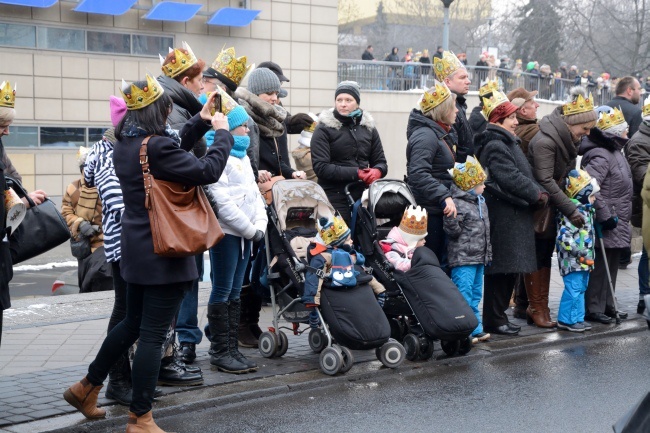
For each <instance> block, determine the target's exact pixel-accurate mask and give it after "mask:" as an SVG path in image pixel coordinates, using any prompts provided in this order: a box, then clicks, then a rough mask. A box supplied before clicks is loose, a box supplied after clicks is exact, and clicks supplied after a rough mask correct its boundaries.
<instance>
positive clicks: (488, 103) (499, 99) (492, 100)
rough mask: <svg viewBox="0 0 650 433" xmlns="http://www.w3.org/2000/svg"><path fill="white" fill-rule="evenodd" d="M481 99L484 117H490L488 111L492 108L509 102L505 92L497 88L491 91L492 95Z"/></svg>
mask: <svg viewBox="0 0 650 433" xmlns="http://www.w3.org/2000/svg"><path fill="white" fill-rule="evenodd" d="M481 100H483V115H484V116H485V118H486V119H489V118H490V113H491V112H492V110H494V109H495V108H497V107H498V106H499V105H501V104H503V103H504V102H509V101H508V97H507V96H506V94H505V93H503V92H501V91H499V90H494V91H493V92H492V96H490V97H489V98H481Z"/></svg>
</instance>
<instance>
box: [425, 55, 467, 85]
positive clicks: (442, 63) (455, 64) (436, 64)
mask: <svg viewBox="0 0 650 433" xmlns="http://www.w3.org/2000/svg"><path fill="white" fill-rule="evenodd" d="M461 68H465V65H463V64H462V63H461V61H460V60H458V57H456V55H455V54H454V53H453V52H451V51H444V52H443V53H442V59H439V58H437V57H434V58H433V70H434V71H435V73H436V78H438V81H444V79H445V78H447V77H448V76H450V75H451V74H453V73H454V72H456V71H457V70H458V69H461Z"/></svg>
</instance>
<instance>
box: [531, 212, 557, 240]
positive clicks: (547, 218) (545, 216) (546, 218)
mask: <svg viewBox="0 0 650 433" xmlns="http://www.w3.org/2000/svg"><path fill="white" fill-rule="evenodd" d="M553 210H554V208H553V206H544V207H542V208H539V209H537V210H535V212H534V213H533V220H534V226H533V227H534V229H535V233H536V234H538V235H543V234H545V233H546V232H547V231H548V228H549V226H550V225H551V222H552V221H553V216H554V212H553Z"/></svg>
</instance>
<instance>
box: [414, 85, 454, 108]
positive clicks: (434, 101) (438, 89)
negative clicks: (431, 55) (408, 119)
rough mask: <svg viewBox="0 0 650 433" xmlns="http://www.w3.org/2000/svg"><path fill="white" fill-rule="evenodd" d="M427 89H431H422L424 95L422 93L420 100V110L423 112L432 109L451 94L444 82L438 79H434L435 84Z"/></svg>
mask: <svg viewBox="0 0 650 433" xmlns="http://www.w3.org/2000/svg"><path fill="white" fill-rule="evenodd" d="M429 90H431V92H429V91H427V90H425V91H424V95H422V99H421V100H420V110H422V112H423V113H428V112H429V111H431V110H433V109H434V108H436V107H437V106H438V105H440V104H442V103H443V101H444V100H445V99H447V98H449V96H451V92H450V91H449V88H448V87H447V86H446V85H445V83H441V82H438V81H436V82H435V86H434V87H432V88H431V89H429Z"/></svg>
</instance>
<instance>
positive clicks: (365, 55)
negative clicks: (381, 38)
mask: <svg viewBox="0 0 650 433" xmlns="http://www.w3.org/2000/svg"><path fill="white" fill-rule="evenodd" d="M372 51H373V48H372V45H368V48H366V51H364V52H363V54H362V55H361V60H375V56H373V55H372Z"/></svg>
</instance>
